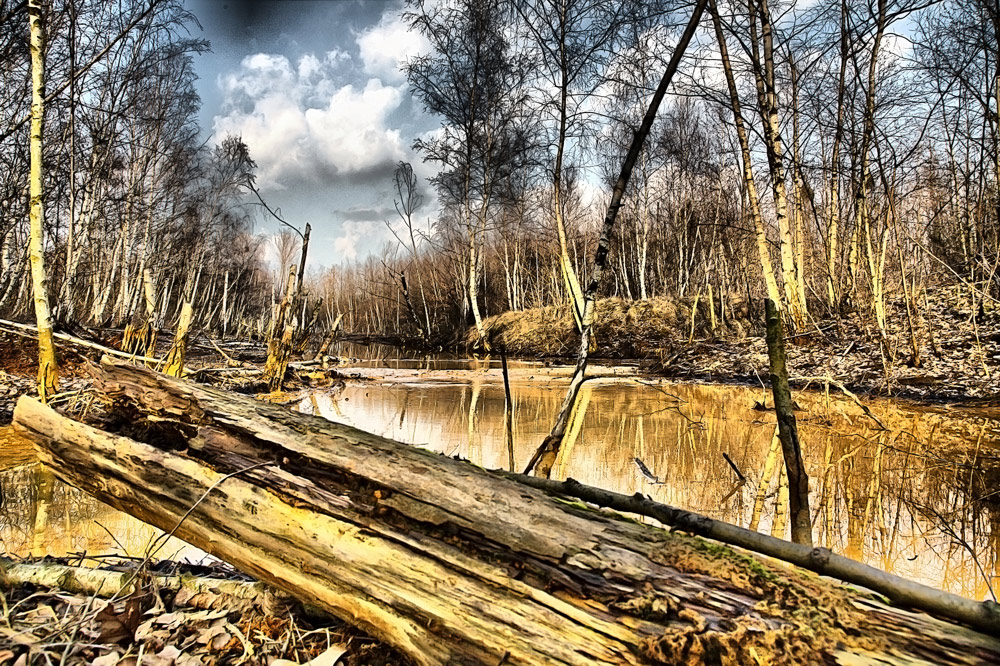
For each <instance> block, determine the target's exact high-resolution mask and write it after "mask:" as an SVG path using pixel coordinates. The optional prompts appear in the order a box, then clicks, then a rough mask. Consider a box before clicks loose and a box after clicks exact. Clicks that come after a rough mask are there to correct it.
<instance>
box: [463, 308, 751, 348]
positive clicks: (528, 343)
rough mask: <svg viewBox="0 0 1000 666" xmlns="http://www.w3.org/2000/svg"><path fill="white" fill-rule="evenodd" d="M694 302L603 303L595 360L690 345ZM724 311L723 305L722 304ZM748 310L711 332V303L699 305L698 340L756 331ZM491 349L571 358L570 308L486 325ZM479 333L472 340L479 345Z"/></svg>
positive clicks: (507, 316)
mask: <svg viewBox="0 0 1000 666" xmlns="http://www.w3.org/2000/svg"><path fill="white" fill-rule="evenodd" d="M693 306H694V300H693V299H690V300H682V301H676V300H674V299H671V298H665V297H657V298H650V299H647V300H644V301H629V300H625V299H623V298H603V299H600V300H598V301H597V303H596V306H595V313H594V337H595V340H596V349H595V350H593V353H594V355H596V356H600V357H608V358H645V357H647V356H650V355H652V354H653V353H655V351H656V350H658V349H660V348H662V347H666V346H670V345H672V344H675V343H677V342H679V341H682V340H687V339H688V337H689V336H690V334H691V310H692V307H693ZM716 309H717V310H718V304H717V303H716ZM745 313H746V308H745V306H744V305H743V304H737V306H736V307H734V308H733V313H732V314H731V313H730V312H729V311H727V314H728V315H730V316H729V318H728V319H727V320H726V321H721V319H720V320H719V321H718V322H717V325H716V328H715V330H714V331H713V330H712V329H711V319H710V316H709V311H708V304H707V301H706V300H705V299H699V300H698V311H697V313H696V314H695V319H694V335H695V337H697V338H701V339H704V338H725V339H729V338H742V337H743V336H744V335H746V333H747V332H748V331H749V330H752V329H753V327H752V326H751V325H750V324H749V322H748V320H747V317H746V314H745ZM484 327H485V329H486V335H487V338H488V339H489V340H490V344H491V345H492V346H493V347H495V348H498V349H504V350H505V351H506V352H507V353H509V354H516V355H518V356H567V355H572V354H574V353H575V351H576V345H577V340H578V337H577V333H576V328H575V326H574V323H573V317H572V312H571V311H570V308H569V305H568V304H567V305H559V306H549V307H544V308H533V309H530V310H521V311H515V312H505V313H503V314H500V315H496V316H493V317H489V318H488V319H486V321H485V322H484ZM476 338H477V336H476V331H475V329H472V330H470V331H469V333H468V335H467V338H466V341H467V343H468V344H469V345H470V346H475V343H476Z"/></svg>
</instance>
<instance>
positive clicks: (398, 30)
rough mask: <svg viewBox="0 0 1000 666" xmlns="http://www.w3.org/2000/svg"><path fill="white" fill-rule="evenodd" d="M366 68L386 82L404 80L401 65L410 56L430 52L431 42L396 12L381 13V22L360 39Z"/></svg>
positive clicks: (362, 57)
mask: <svg viewBox="0 0 1000 666" xmlns="http://www.w3.org/2000/svg"><path fill="white" fill-rule="evenodd" d="M357 42H358V49H360V51H361V61H362V63H363V64H364V71H365V73H366V74H368V75H369V76H377V77H379V78H380V79H382V80H383V81H391V82H394V83H396V82H401V81H403V80H404V79H405V76H404V75H403V73H402V72H401V71H400V67H401V66H402V65H403V64H404V63H405V62H406V60H407V59H409V58H412V57H414V56H417V55H420V54H422V53H427V52H428V51H430V43H429V42H428V41H427V39H426V38H425V37H424V36H423V35H421V34H420V33H419V32H416V31H411V30H410V29H409V27H408V26H407V25H406V23H404V22H403V19H402V17H401V16H399V15H398V14H396V13H395V12H391V13H389V12H387V13H385V14H383V15H382V18H381V19H380V20H379V22H378V23H377V24H375V25H373V26H372V27H370V28H368V29H367V30H365V31H364V32H362V33H361V34H360V35H358V38H357Z"/></svg>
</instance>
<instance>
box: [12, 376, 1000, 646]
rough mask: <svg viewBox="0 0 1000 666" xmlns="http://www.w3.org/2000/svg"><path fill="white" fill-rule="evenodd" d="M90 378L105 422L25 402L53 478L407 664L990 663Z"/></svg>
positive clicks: (509, 501)
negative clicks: (332, 619)
mask: <svg viewBox="0 0 1000 666" xmlns="http://www.w3.org/2000/svg"><path fill="white" fill-rule="evenodd" d="M98 379H99V386H100V389H101V391H102V392H103V394H104V395H105V396H106V397H107V398H108V399H109V400H112V401H114V405H113V407H114V408H113V409H112V410H109V414H110V415H112V416H113V417H114V418H112V420H110V421H108V422H105V423H103V424H102V427H103V429H98V428H96V427H93V426H91V425H88V424H84V423H80V422H78V421H75V420H73V419H70V418H68V417H66V416H63V415H60V414H59V413H57V412H55V411H54V410H52V409H51V408H49V407H46V406H44V405H41V404H39V403H37V402H35V401H33V400H31V399H28V398H22V399H21V401H20V402H19V403H18V407H17V411H16V413H15V424H16V425H17V427H18V428H19V429H20V430H21V431H22V432H23V433H24V434H25V435H27V436H28V437H30V438H31V439H32V440H33V441H34V442H35V444H36V446H37V448H38V451H39V455H40V456H41V457H42V459H43V460H44V461H45V462H46V463H47V464H48V465H49V466H51V467H52V468H53V470H54V471H55V473H56V474H57V475H58V476H60V477H61V478H63V479H64V480H66V481H67V482H69V483H71V484H73V485H76V486H78V487H80V488H82V489H84V490H86V491H87V492H90V493H92V494H94V495H95V496H96V497H97V498H99V499H101V500H102V501H104V502H107V503H108V504H110V505H112V506H114V507H116V508H119V509H122V510H124V511H127V512H129V513H131V514H133V515H135V516H137V517H139V518H140V519H142V520H145V521H147V522H150V523H152V524H154V525H157V526H158V527H160V528H162V529H164V530H168V531H173V532H174V533H175V534H176V535H177V536H179V537H180V538H182V539H185V540H186V541H188V542H190V543H192V544H194V545H196V546H199V547H201V548H203V549H204V550H206V551H208V552H209V553H211V554H213V555H215V556H216V557H219V558H220V559H223V560H226V561H228V562H230V563H231V564H233V565H234V566H236V567H238V568H240V569H242V570H244V571H246V572H247V573H250V574H251V575H254V576H256V577H258V578H259V579H261V580H263V581H265V582H268V583H271V584H273V585H275V586H276V587H278V588H280V589H283V590H285V591H287V592H289V593H290V594H293V595H295V596H297V597H299V598H300V599H302V600H303V601H305V602H307V603H310V604H313V605H316V606H319V607H321V608H324V609H325V610H327V611H329V612H331V613H332V614H334V615H336V616H338V617H340V618H342V619H344V620H346V621H348V622H351V623H353V624H355V625H357V626H359V627H361V628H362V629H364V630H366V631H368V632H369V633H371V634H372V635H374V636H377V637H379V638H381V639H383V640H385V641H386V642H387V643H389V644H391V645H393V646H396V647H397V648H399V649H400V650H401V651H402V652H404V653H405V654H407V655H408V656H409V657H411V658H412V659H413V661H414V662H415V663H419V664H451V663H462V664H490V665H496V664H500V663H503V664H593V663H606V664H654V663H684V664H688V663H690V664H698V663H710V664H730V663H731V664H739V663H769V664H779V663H820V662H825V663H834V662H838V661H839V662H841V663H864V662H871V661H874V660H881V663H890V664H891V663H955V664H984V663H992V664H1000V641H998V640H997V639H995V638H991V637H989V636H986V635H984V634H980V633H977V632H975V631H972V630H971V629H966V628H964V627H961V626H959V625H955V624H950V623H947V622H943V621H941V620H938V619H935V618H932V617H930V616H928V615H924V614H921V613H913V612H910V611H906V610H903V609H900V608H895V607H892V606H889V605H888V604H886V603H884V602H883V601H880V600H879V599H878V598H876V597H874V596H872V595H867V594H863V593H859V592H857V591H853V590H849V589H846V588H844V587H842V586H840V585H837V584H834V583H832V582H830V581H827V580H824V579H821V578H818V577H816V576H813V575H811V574H805V573H803V572H801V571H799V570H795V569H793V568H791V567H786V566H783V565H780V564H776V563H773V562H770V561H766V560H763V559H760V558H757V557H752V556H748V555H746V554H744V553H741V552H737V551H734V550H732V549H730V548H727V547H724V546H720V545H718V544H717V543H714V542H711V541H708V540H704V539H701V538H697V537H693V536H688V535H685V534H682V533H680V532H666V531H663V530H661V529H658V528H655V527H652V526H649V525H643V524H639V523H636V522H634V521H631V520H627V519H624V518H622V517H621V516H619V515H617V514H612V513H610V512H605V511H600V510H597V509H595V508H593V507H590V506H587V505H584V504H581V503H573V502H568V501H565V500H559V499H556V498H553V497H551V496H550V495H548V494H546V493H544V492H542V491H541V490H539V489H535V488H531V487H528V486H526V485H523V484H521V483H518V482H516V481H514V480H511V479H508V478H504V477H502V476H500V475H497V474H493V473H490V472H487V471H485V470H482V469H480V468H477V467H474V466H472V465H469V464H467V463H465V462H462V461H458V460H453V459H450V458H445V457H442V456H438V455H436V454H433V453H430V452H427V451H424V450H421V449H417V448H414V447H409V446H406V445H404V444H400V443H398V442H393V441H391V440H387V439H384V438H381V437H376V436H374V435H371V434H368V433H365V432H363V431H360V430H357V429H354V428H351V427H348V426H344V425H340V424H335V423H331V422H328V421H325V420H323V419H320V418H317V417H312V416H307V415H304V414H299V413H296V412H292V411H290V410H288V409H285V408H282V407H278V406H274V405H270V404H267V403H263V402H257V401H255V400H253V399H251V398H248V397H245V396H238V395H232V394H229V393H226V392H224V391H220V390H218V389H214V388H211V387H205V386H200V385H197V384H194V383H191V382H187V381H183V380H177V379H172V378H167V377H165V376H162V375H159V374H157V373H155V372H152V371H150V370H147V369H145V368H137V367H131V366H124V365H120V364H117V363H115V362H112V361H105V362H103V364H102V372H101V374H100V376H99V378H98ZM110 430H116V431H117V432H115V433H112V432H109V431H110Z"/></svg>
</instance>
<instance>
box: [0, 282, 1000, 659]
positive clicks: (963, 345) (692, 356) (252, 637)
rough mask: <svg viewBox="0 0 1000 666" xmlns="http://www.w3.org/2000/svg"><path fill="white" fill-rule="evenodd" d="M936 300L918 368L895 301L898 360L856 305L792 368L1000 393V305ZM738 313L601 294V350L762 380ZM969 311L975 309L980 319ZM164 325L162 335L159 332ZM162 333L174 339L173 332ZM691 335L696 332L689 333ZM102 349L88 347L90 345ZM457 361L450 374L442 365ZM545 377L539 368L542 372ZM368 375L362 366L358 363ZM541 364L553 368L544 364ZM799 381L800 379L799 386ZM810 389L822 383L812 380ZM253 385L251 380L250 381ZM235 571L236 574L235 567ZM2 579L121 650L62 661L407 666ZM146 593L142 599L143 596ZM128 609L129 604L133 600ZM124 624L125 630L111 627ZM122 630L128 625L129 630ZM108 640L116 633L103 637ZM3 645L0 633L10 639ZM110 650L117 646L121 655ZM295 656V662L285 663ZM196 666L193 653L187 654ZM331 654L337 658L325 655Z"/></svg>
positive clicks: (540, 319) (550, 347) (862, 386)
mask: <svg viewBox="0 0 1000 666" xmlns="http://www.w3.org/2000/svg"><path fill="white" fill-rule="evenodd" d="M928 301H929V307H927V308H925V309H924V311H923V312H922V315H921V317H920V319H919V321H918V331H917V339H918V346H919V350H920V354H921V359H922V367H919V368H917V367H914V366H913V364H912V362H911V359H910V354H911V352H910V339H909V329H908V327H907V318H906V313H905V309H904V308H903V306H902V305H901V304H892V305H891V306H890V312H889V317H888V320H889V326H888V328H889V341H888V344H887V345H886V348H887V349H888V352H889V354H890V355H895V357H896V359H895V362H892V363H890V362H888V359H885V360H883V359H884V355H883V354H884V351H883V350H884V348H883V347H882V345H881V344H880V343H879V341H878V337H877V335H876V334H875V332H874V330H873V327H872V326H871V325H870V324H865V323H864V321H863V319H862V318H861V317H859V316H858V315H857V314H850V315H848V316H846V317H843V318H837V319H834V318H826V319H820V320H818V321H816V322H814V324H815V325H814V327H813V329H811V330H809V331H806V332H804V333H801V334H798V335H795V336H792V337H790V338H789V340H788V355H789V366H790V372H791V373H792V375H793V376H799V377H805V376H811V377H815V376H826V375H829V376H831V377H832V378H834V379H836V380H838V381H841V382H843V383H844V384H845V385H846V386H847V387H848V388H851V389H852V390H855V391H857V392H859V393H863V394H875V395H893V396H901V397H907V398H911V399H916V400H918V401H923V402H932V401H941V400H947V401H953V402H966V403H970V402H971V403H976V402H979V403H982V402H984V401H985V400H987V399H988V398H989V397H990V396H992V395H997V394H998V393H1000V313H998V312H997V311H995V310H991V309H988V308H987V309H986V310H985V311H979V310H978V309H977V310H975V311H974V310H973V309H972V307H971V306H970V304H969V300H968V297H967V295H964V294H960V293H956V292H954V291H940V292H932V293H931V294H929V298H928ZM733 311H734V312H735V316H733V317H731V318H730V319H729V320H728V321H720V322H718V323H717V326H716V328H715V331H714V332H713V331H712V330H711V327H710V326H709V322H708V321H707V311H706V310H705V309H704V308H703V304H702V305H700V306H699V310H698V312H697V313H696V315H695V321H694V327H693V331H694V332H693V335H692V333H691V331H692V324H691V307H690V304H674V303H671V302H668V301H666V300H665V299H652V300H649V301H644V302H626V301H622V300H618V299H607V300H604V301H601V302H600V303H599V305H598V310H597V312H598V318H597V324H596V336H597V341H598V346H597V349H596V352H595V356H596V357H600V358H604V359H616V360H621V359H633V360H634V359H640V360H641V361H642V363H641V365H640V373H648V374H657V375H661V376H668V377H674V378H678V379H685V380H696V381H704V382H718V383H732V382H741V383H745V382H751V383H754V384H757V383H758V382H759V381H761V380H766V375H767V367H768V364H767V350H766V345H765V343H764V340H763V332H762V330H761V329H762V326H761V325H759V324H758V323H756V320H757V317H755V316H751V314H752V313H749V312H747V311H746V307H745V305H740V306H738V307H735V308H733ZM973 314H975V315H976V316H975V317H974V318H973V316H972V315H973ZM487 326H488V327H489V334H490V337H491V339H492V340H493V343H494V347H496V348H506V351H507V353H508V354H510V355H511V356H518V357H534V358H538V357H544V358H547V359H550V360H552V361H553V362H556V361H559V360H563V359H568V358H570V357H571V355H572V353H573V349H574V345H575V342H576V335H575V333H574V331H573V323H572V319H571V318H570V313H569V312H568V310H566V309H560V308H545V309H540V310H531V311H526V312H518V313H506V314H504V315H500V316H498V317H494V318H491V319H490V320H488V321H487ZM104 333H105V337H106V340H105V342H110V343H112V344H113V343H114V342H115V338H114V335H115V334H114V332H111V331H107V332H104ZM163 335H164V336H166V332H164V333H163ZM165 339H166V338H165ZM689 339H690V341H689ZM224 349H225V351H226V352H227V353H228V354H230V355H232V356H233V357H234V358H235V359H236V360H239V361H242V362H246V363H248V364H259V363H262V362H263V351H264V350H263V347H262V345H260V344H259V343H249V342H246V343H239V342H235V343H231V344H230V345H225V346H224ZM91 355H92V354H91ZM34 357H35V344H34V342H33V341H31V340H26V339H24V338H18V337H12V336H7V335H4V334H3V333H0V423H6V422H9V420H10V416H11V413H12V410H13V405H14V402H15V401H16V399H17V397H18V396H19V395H21V394H24V393H29V394H32V393H35V373H36V365H35V363H36V361H35V358H34ZM61 360H62V362H63V367H62V381H61V386H60V390H61V391H62V392H70V393H72V392H75V391H81V390H83V389H85V388H86V387H87V386H88V385H89V383H90V380H89V377H88V376H87V373H86V363H85V362H84V360H83V358H82V357H79V356H77V355H75V354H73V353H72V352H70V351H68V350H66V351H64V353H63V354H62V356H61ZM188 365H189V366H190V367H193V368H199V367H219V366H224V365H225V362H224V359H223V358H222V356H221V355H220V354H219V353H218V352H217V351H215V350H214V349H213V348H212V347H211V346H210V344H209V343H208V341H207V340H205V339H202V338H198V339H196V340H195V341H194V342H193V344H192V348H191V355H190V357H189V362H188ZM442 372H449V371H442ZM533 372H535V373H536V374H537V373H538V371H537V370H534V371H533ZM359 374H360V375H361V377H363V376H364V374H365V373H364V372H361V373H359ZM541 374H546V372H545V370H542V371H541ZM802 384H803V382H801V381H800V382H799V385H800V386H801V385H802ZM812 386H813V388H822V387H821V386H817V382H815V381H814V382H812ZM249 388H251V389H252V386H251V387H249ZM230 575H233V576H237V577H238V574H230ZM2 583H3V581H2V579H0V589H2V590H3V595H4V597H5V600H6V607H8V608H9V609H10V610H9V611H8V612H7V616H6V618H5V619H6V620H7V623H8V624H7V626H8V627H10V628H11V629H12V630H13V631H15V632H16V633H17V634H18V636H19V637H20V639H19V640H24V641H27V642H29V643H30V644H31V645H32V646H34V647H35V648H37V649H38V650H41V651H48V652H50V653H51V654H50V656H51V657H53V658H59V655H60V654H61V653H60V651H61V650H64V649H65V646H66V644H67V643H66V635H67V633H66V632H68V631H72V632H77V633H76V635H79V636H87V637H89V638H90V639H91V640H92V641H93V642H94V643H98V642H110V643H111V644H115V645H117V647H115V648H113V649H111V650H110V651H109V650H102V651H94V652H93V653H92V654H90V655H89V656H87V655H85V654H83V653H81V655H80V658H79V659H78V660H69V661H67V662H66V663H94V664H98V665H99V666H104V665H105V664H107V665H111V664H130V663H133V662H134V661H136V660H137V659H136V658H137V656H138V655H137V654H136V653H135V651H134V649H133V650H132V651H131V652H130V646H132V647H134V646H135V645H137V644H139V643H138V642H137V638H138V637H141V638H142V640H141V643H142V644H143V645H147V646H149V647H147V648H144V649H148V650H150V652H147V653H146V654H145V655H144V656H143V658H142V661H143V663H150V664H160V665H164V666H166V665H168V664H175V663H176V664H180V663H184V662H183V661H182V660H179V659H178V658H179V656H180V652H181V650H183V652H184V654H185V655H192V656H195V657H197V659H198V662H197V663H219V664H225V663H241V662H246V661H248V654H249V653H250V652H254V651H255V653H256V655H257V656H256V658H255V659H252V660H251V661H253V662H254V663H269V664H271V666H289V665H290V664H298V663H306V662H309V660H312V659H314V660H315V661H313V662H311V663H312V665H313V666H322V665H324V664H327V662H326V661H324V659H327V660H329V658H330V656H331V655H332V654H334V652H333V651H331V646H346V647H348V652H347V654H346V655H345V657H344V658H343V659H341V660H340V661H339V662H338V663H346V664H372V665H376V666H377V665H381V664H401V663H405V661H404V660H402V659H401V658H400V657H399V655H397V654H396V653H394V652H392V651H391V650H390V649H389V648H387V647H386V646H384V645H381V644H379V643H377V642H374V641H372V640H371V639H370V638H367V637H366V636H364V635H363V634H361V633H359V632H357V631H356V630H353V629H351V628H350V627H349V626H347V625H345V624H343V623H340V622H338V621H336V620H332V619H330V618H319V617H317V616H315V615H314V614H311V613H310V612H309V610H308V609H305V608H303V607H302V606H301V605H297V604H292V603H288V604H284V605H281V606H280V607H271V608H242V607H233V606H226V605H224V604H223V605H219V604H215V605H214V606H213V605H212V604H208V605H206V604H205V602H204V600H199V601H197V603H193V602H191V600H189V599H180V600H179V599H178V598H177V596H174V595H170V594H163V593H157V594H156V595H154V596H155V599H154V600H153V604H154V605H153V606H151V607H150V608H147V609H145V610H144V611H143V612H144V613H146V614H145V615H143V616H142V618H141V622H138V621H137V618H134V617H133V615H134V608H135V606H136V604H137V603H138V602H136V601H135V600H134V599H133V598H126V599H121V600H118V601H116V602H114V603H110V604H109V603H107V602H104V601H101V600H98V599H94V598H91V597H89V596H87V595H84V594H72V593H67V592H66V591H63V590H53V589H45V588H40V587H34V586H31V585H20V586H16V587H7V586H5V585H3V584H2ZM147 602H148V600H147V601H144V602H143V603H147ZM130 609H131V610H130ZM115 631H117V632H118V633H119V635H118V636H117V637H116V636H115V635H114V632H115ZM123 631H124V633H122V632H123ZM104 639H117V640H110V641H105V640H104ZM0 642H2V641H0ZM22 654H26V652H24V651H22V650H17V651H16V652H15V651H9V650H4V649H2V648H0V666H5V665H6V664H8V663H9V664H11V665H12V666H20V664H19V662H18V657H19V656H20V655H22ZM111 655H114V656H113V657H112V656H111ZM280 659H289V660H290V661H276V660H280ZM191 663H195V662H191ZM330 664H332V662H329V664H327V666H329V665H330Z"/></svg>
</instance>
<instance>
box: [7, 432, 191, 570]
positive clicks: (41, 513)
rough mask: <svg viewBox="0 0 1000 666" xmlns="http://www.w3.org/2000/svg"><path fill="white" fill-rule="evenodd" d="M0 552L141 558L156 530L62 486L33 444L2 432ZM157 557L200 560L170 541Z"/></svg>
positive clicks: (186, 548) (188, 550)
mask: <svg viewBox="0 0 1000 666" xmlns="http://www.w3.org/2000/svg"><path fill="white" fill-rule="evenodd" d="M0 489H2V498H3V502H2V503H0V553H2V554H3V555H6V556H11V557H28V556H34V557H38V556H43V555H53V556H57V557H61V556H65V555H76V554H83V553H85V554H87V555H90V556H95V555H106V554H111V553H114V554H117V555H126V556H129V557H143V556H145V555H146V552H147V551H146V549H147V548H148V547H149V544H151V543H152V541H153V540H154V539H155V538H156V537H157V536H159V535H160V534H161V532H160V530H158V529H156V528H155V527H152V526H150V525H147V524H146V523H144V522H142V521H141V520H138V519H136V518H133V517H132V516H129V515H128V514H125V513H122V512H121V511H116V510H115V509H112V508H111V507H109V506H107V505H105V504H102V503H100V502H98V501H96V500H94V499H93V498H92V497H91V496H90V495H87V494H86V493H83V492H81V491H79V490H77V489H76V488H73V487H71V486H67V485H66V484H64V483H62V482H60V481H59V480H58V479H56V478H55V476H53V475H52V473H51V472H49V471H48V470H46V469H45V468H43V467H42V466H41V465H39V464H38V463H37V458H35V455H34V452H33V451H32V449H31V445H30V444H29V443H28V442H26V441H25V440H24V439H22V438H20V437H18V436H17V435H16V433H15V432H14V431H13V428H11V427H9V426H8V427H3V428H0ZM155 557H156V559H188V560H192V561H198V560H201V559H202V558H203V557H204V553H202V551H200V550H198V549H197V548H194V547H192V546H190V545H188V544H186V543H184V542H183V541H180V540H179V539H169V540H168V541H167V542H166V544H165V545H164V546H163V548H162V549H160V550H159V552H158V553H157V555H156V556H155Z"/></svg>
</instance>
